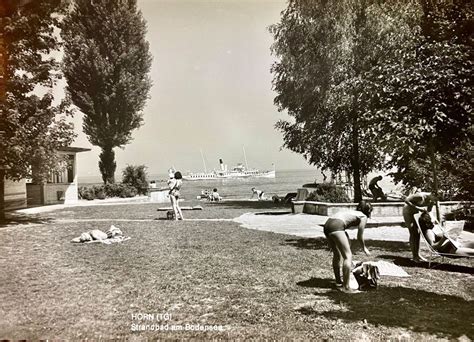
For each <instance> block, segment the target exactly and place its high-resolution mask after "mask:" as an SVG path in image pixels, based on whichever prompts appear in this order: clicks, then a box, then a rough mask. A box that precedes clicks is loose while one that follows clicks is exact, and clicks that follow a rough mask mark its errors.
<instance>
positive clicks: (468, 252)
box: [418, 212, 474, 256]
mask: <svg viewBox="0 0 474 342" xmlns="http://www.w3.org/2000/svg"><path fill="white" fill-rule="evenodd" d="M418 224H419V225H420V229H421V232H422V233H423V235H424V236H425V238H426V241H427V242H428V243H429V244H430V245H431V246H432V247H433V248H434V249H435V250H436V251H437V252H440V253H447V254H456V255H459V256H462V255H465V256H474V248H469V247H466V246H463V245H462V244H461V243H460V242H458V241H453V240H452V239H450V238H449V237H448V236H446V235H445V234H444V233H440V234H436V233H435V231H434V230H433V228H434V226H435V225H434V223H433V221H432V220H431V216H430V214H428V213H426V212H424V213H422V214H421V215H420V218H419V219H418Z"/></svg>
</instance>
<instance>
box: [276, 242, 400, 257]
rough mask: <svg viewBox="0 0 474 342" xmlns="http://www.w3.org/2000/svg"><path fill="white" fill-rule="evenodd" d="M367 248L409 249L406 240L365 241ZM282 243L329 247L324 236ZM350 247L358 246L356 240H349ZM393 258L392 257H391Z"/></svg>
mask: <svg viewBox="0 0 474 342" xmlns="http://www.w3.org/2000/svg"><path fill="white" fill-rule="evenodd" d="M366 243H367V246H368V248H369V249H371V248H373V249H381V250H384V251H389V252H402V251H406V250H408V249H409V244H408V243H406V242H399V241H376V240H370V241H367V242H366ZM282 245H288V246H293V247H296V248H301V249H329V245H328V243H327V240H326V238H323V237H320V238H300V239H287V240H285V242H284V243H282ZM351 245H352V248H355V249H357V248H358V247H359V245H358V243H357V242H354V240H352V241H351ZM392 258H393V257H392Z"/></svg>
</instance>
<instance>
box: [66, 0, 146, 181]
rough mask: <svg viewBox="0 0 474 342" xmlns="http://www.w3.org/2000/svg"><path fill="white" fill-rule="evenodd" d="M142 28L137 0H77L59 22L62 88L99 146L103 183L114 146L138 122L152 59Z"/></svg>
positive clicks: (111, 171) (112, 164)
mask: <svg viewBox="0 0 474 342" xmlns="http://www.w3.org/2000/svg"><path fill="white" fill-rule="evenodd" d="M145 33H146V23H145V20H144V19H143V17H142V15H141V13H140V12H139V11H138V10H137V5H136V0H97V1H90V0H77V1H75V4H74V6H73V8H72V10H71V11H70V13H69V14H68V16H67V17H66V19H65V21H64V25H63V29H62V36H63V38H64V41H65V58H64V73H65V76H66V79H67V83H68V85H67V92H68V93H69V94H70V95H71V99H72V101H73V103H74V104H75V105H76V106H77V107H78V108H79V109H80V110H81V112H82V113H84V122H83V130H84V132H85V133H86V135H87V136H88V139H89V141H90V142H91V143H92V144H93V145H96V146H99V147H100V148H101V149H102V153H101V155H100V161H99V169H100V172H101V174H102V179H103V181H104V183H112V182H114V173H115V169H116V163H115V153H114V151H113V149H114V148H115V147H123V146H124V145H126V144H128V143H130V141H131V140H132V131H133V130H135V129H137V128H139V127H140V126H141V125H142V124H143V114H142V112H141V111H142V110H143V108H144V106H145V103H146V99H147V96H148V93H149V90H150V88H151V81H150V78H149V76H148V73H149V71H150V67H151V60H152V58H151V55H150V53H149V47H148V42H147V41H146V40H145Z"/></svg>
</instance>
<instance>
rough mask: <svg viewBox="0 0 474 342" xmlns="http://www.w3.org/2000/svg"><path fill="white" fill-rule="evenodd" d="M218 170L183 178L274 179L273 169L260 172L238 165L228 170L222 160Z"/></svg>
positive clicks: (191, 174)
mask: <svg viewBox="0 0 474 342" xmlns="http://www.w3.org/2000/svg"><path fill="white" fill-rule="evenodd" d="M219 163H220V169H219V170H213V171H211V172H196V173H192V172H191V173H189V174H187V175H184V176H183V179H185V180H213V179H229V178H250V177H255V178H257V177H261V178H275V168H274V169H273V170H268V171H260V170H257V169H248V168H247V167H245V166H244V165H243V164H241V163H239V164H237V165H236V166H234V167H233V168H231V169H230V170H229V169H228V168H227V165H224V163H223V162H222V159H219Z"/></svg>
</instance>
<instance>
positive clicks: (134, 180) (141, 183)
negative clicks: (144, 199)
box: [122, 165, 148, 195]
mask: <svg viewBox="0 0 474 342" xmlns="http://www.w3.org/2000/svg"><path fill="white" fill-rule="evenodd" d="M122 183H123V184H128V185H130V186H132V187H134V188H135V189H136V191H137V192H138V194H140V195H145V194H146V193H147V191H148V176H147V173H146V166H145V165H139V166H133V165H127V167H126V168H125V169H124V170H123V171H122Z"/></svg>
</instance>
